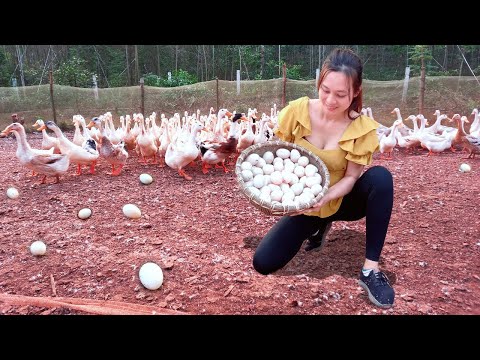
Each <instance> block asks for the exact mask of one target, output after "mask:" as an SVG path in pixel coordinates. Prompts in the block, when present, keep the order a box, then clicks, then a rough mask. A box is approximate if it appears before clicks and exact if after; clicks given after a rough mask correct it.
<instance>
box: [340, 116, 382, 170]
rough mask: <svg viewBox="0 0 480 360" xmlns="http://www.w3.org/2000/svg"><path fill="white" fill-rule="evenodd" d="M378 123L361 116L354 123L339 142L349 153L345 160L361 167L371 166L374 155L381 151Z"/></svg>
mask: <svg viewBox="0 0 480 360" xmlns="http://www.w3.org/2000/svg"><path fill="white" fill-rule="evenodd" d="M378 126H379V125H378V123H377V122H376V121H375V120H373V119H372V118H369V117H367V116H359V117H358V118H357V119H355V120H354V121H353V123H352V124H351V125H350V126H349V127H348V129H347V130H346V131H345V133H344V134H343V136H342V138H341V139H340V141H339V142H338V144H339V146H340V148H341V149H342V150H344V151H346V152H347V155H346V156H345V159H347V160H349V161H353V162H354V163H357V164H360V165H370V164H371V163H372V161H373V153H374V152H375V151H377V150H378V149H379V142H378V136H377V132H376V129H377V128H378Z"/></svg>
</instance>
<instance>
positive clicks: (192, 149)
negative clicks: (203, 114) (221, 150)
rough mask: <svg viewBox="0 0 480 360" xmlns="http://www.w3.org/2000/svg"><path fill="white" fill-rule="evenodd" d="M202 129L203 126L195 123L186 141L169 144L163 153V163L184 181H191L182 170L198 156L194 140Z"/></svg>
mask: <svg viewBox="0 0 480 360" xmlns="http://www.w3.org/2000/svg"><path fill="white" fill-rule="evenodd" d="M202 129H203V125H202V124H201V123H200V122H198V121H196V122H195V123H194V124H193V126H192V129H191V132H190V136H189V138H188V139H187V141H179V140H177V141H176V142H175V143H173V142H170V143H169V144H168V147H167V151H166V152H165V163H166V164H167V165H168V166H169V167H171V168H172V169H176V170H177V171H178V174H179V175H180V176H182V177H183V178H184V179H185V180H192V177H191V176H190V175H188V174H187V173H185V170H184V169H183V168H184V167H185V166H187V165H188V164H189V163H191V162H192V161H194V160H195V159H196V158H197V157H198V156H199V154H200V151H199V149H198V147H197V141H196V138H197V134H198V133H199V132H200V131H201V130H202Z"/></svg>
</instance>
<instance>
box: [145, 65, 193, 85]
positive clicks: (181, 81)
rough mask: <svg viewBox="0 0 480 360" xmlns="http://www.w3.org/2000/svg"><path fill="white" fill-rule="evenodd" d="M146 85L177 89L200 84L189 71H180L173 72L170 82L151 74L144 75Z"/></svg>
mask: <svg viewBox="0 0 480 360" xmlns="http://www.w3.org/2000/svg"><path fill="white" fill-rule="evenodd" d="M143 80H144V84H145V85H148V86H158V87H176V86H183V85H191V84H195V83H197V82H198V79H197V77H196V76H195V75H192V74H190V73H188V71H185V70H182V69H179V70H178V71H173V72H172V76H171V78H170V80H169V79H168V78H167V79H163V78H162V77H160V76H158V75H155V74H152V73H149V74H145V75H143Z"/></svg>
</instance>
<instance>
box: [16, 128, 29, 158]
mask: <svg viewBox="0 0 480 360" xmlns="http://www.w3.org/2000/svg"><path fill="white" fill-rule="evenodd" d="M12 132H13V134H14V135H15V137H16V138H17V153H18V152H25V151H28V150H30V149H31V148H30V145H28V142H27V137H26V134H25V130H23V131H22V130H20V131H16V130H13V131H12Z"/></svg>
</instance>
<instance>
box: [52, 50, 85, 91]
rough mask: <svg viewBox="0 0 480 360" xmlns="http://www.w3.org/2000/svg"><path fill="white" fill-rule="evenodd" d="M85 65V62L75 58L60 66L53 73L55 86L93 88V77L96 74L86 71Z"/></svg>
mask: <svg viewBox="0 0 480 360" xmlns="http://www.w3.org/2000/svg"><path fill="white" fill-rule="evenodd" d="M85 63H86V61H85V60H83V59H80V58H77V57H76V56H73V57H71V58H70V59H68V60H67V61H65V62H63V63H62V64H60V66H59V67H58V68H57V69H56V70H54V72H53V77H54V80H55V84H58V85H69V86H75V87H92V86H93V82H92V77H93V75H94V73H93V72H91V71H89V70H87V69H86V66H85Z"/></svg>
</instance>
